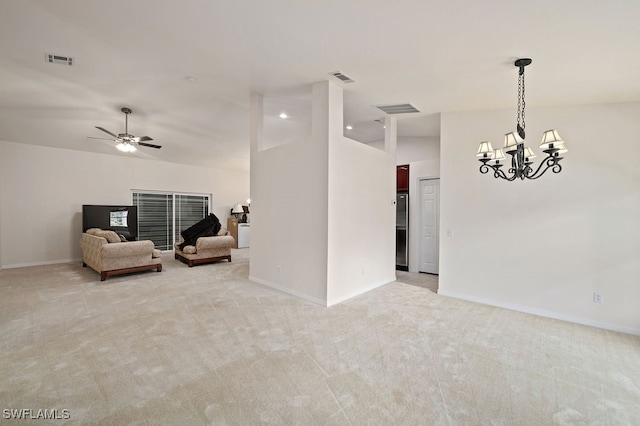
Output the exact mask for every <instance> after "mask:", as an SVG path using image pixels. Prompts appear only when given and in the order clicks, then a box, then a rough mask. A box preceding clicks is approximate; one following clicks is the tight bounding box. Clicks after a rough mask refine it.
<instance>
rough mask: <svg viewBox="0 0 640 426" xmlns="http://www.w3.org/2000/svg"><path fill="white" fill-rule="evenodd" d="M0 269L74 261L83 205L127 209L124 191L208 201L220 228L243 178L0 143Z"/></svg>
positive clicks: (240, 193) (242, 190)
mask: <svg viewBox="0 0 640 426" xmlns="http://www.w3.org/2000/svg"><path fill="white" fill-rule="evenodd" d="M0 154H1V155H0V185H1V187H0V197H1V198H0V201H1V203H0V228H1V229H2V234H0V253H1V254H2V257H0V265H2V267H5V268H7V267H19V266H30V265H40V264H49V263H62V262H69V261H79V260H80V258H81V252H80V246H79V244H78V242H79V240H80V234H81V232H82V205H83V204H131V203H132V197H131V190H132V189H145V190H162V191H175V192H196V193H204V194H213V200H212V212H213V213H215V214H216V215H217V216H218V217H219V218H220V220H221V221H222V222H223V223H225V222H226V218H227V217H228V216H229V211H230V209H231V206H233V205H234V204H235V203H237V202H239V201H242V200H243V199H246V198H247V195H248V194H249V175H248V173H246V172H241V171H231V170H224V169H214V168H205V167H196V166H187V165H181V164H174V163H166V162H160V161H153V160H146V159H140V158H136V157H130V156H124V155H107V154H96V153H90V152H84V151H75V150H67V149H59V148H51V147H43V146H37V145H28V144H19V143H12V142H2V141H0Z"/></svg>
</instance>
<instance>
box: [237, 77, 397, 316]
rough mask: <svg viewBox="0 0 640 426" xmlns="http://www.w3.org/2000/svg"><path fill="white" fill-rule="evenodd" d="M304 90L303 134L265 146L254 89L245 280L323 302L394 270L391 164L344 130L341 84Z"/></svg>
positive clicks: (259, 101) (369, 285)
mask: <svg viewBox="0 0 640 426" xmlns="http://www.w3.org/2000/svg"><path fill="white" fill-rule="evenodd" d="M312 98H313V99H312V117H313V119H312V131H311V133H312V134H311V137H310V138H307V139H302V140H300V141H298V142H294V143H290V144H286V145H279V146H276V147H273V148H269V149H263V148H264V146H263V144H262V142H263V141H262V140H261V137H262V128H263V124H264V121H263V119H262V117H263V113H262V111H263V102H262V98H261V97H260V96H253V97H252V131H251V138H252V140H251V190H252V193H251V197H252V202H251V209H252V218H251V265H250V279H251V280H253V281H255V282H258V283H262V284H265V285H268V286H271V287H274V288H278V289H280V290H282V291H285V292H287V293H291V294H294V295H297V296H300V297H303V298H305V299H308V300H311V301H314V302H316V303H319V304H322V305H325V306H329V305H332V304H335V303H338V302H340V301H342V300H345V299H346V298H349V297H352V296H355V295H357V294H360V293H363V292H365V291H367V290H369V289H371V288H373V287H375V286H377V285H381V284H384V283H386V282H389V281H393V280H394V278H395V277H394V273H393V268H394V264H393V261H394V234H393V223H394V222H393V219H394V217H393V213H392V212H395V210H394V209H392V207H393V206H392V205H391V202H392V201H393V200H394V197H393V188H394V186H393V185H394V174H393V173H395V167H394V163H393V156H392V155H391V154H389V153H387V152H384V151H379V150H375V149H373V148H371V147H367V146H364V145H362V144H360V143H357V142H355V141H351V140H349V139H346V138H344V137H343V136H342V89H341V88H340V87H338V86H336V85H334V84H332V83H329V82H321V83H316V84H314V85H313V90H312ZM394 149H395V147H394ZM387 203H389V205H386V204H387ZM383 206H384V207H386V210H385V208H384V207H383Z"/></svg>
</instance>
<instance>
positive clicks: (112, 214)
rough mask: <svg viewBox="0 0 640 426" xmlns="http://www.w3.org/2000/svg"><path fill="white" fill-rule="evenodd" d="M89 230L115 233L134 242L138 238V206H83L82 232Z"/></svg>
mask: <svg viewBox="0 0 640 426" xmlns="http://www.w3.org/2000/svg"><path fill="white" fill-rule="evenodd" d="M89 228H100V229H106V230H110V231H115V232H117V233H118V234H122V235H124V237H125V238H126V239H127V240H129V241H133V240H136V239H137V237H138V207H137V206H98V205H92V204H85V205H83V206H82V232H85V231H86V230H87V229H89Z"/></svg>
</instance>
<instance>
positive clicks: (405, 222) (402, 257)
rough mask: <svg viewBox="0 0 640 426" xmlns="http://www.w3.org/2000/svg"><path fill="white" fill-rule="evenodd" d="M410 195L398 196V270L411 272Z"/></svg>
mask: <svg viewBox="0 0 640 426" xmlns="http://www.w3.org/2000/svg"><path fill="white" fill-rule="evenodd" d="M408 228H409V193H407V192H398V194H397V195H396V269H400V270H403V271H407V270H409V238H408V235H409V234H408V232H407V231H408Z"/></svg>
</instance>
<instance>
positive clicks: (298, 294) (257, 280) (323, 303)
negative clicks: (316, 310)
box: [249, 275, 327, 308]
mask: <svg viewBox="0 0 640 426" xmlns="http://www.w3.org/2000/svg"><path fill="white" fill-rule="evenodd" d="M249 281H252V282H254V283H256V284H262V285H264V286H267V287H270V288H272V289H274V290H278V291H281V292H282V293H286V294H289V295H291V296H295V297H299V298H300V299H304V300H306V301H309V302H312V303H315V304H316V305H320V306H323V307H325V308H326V307H327V302H326V301H325V300H321V299H317V298H315V297H312V296H309V295H308V294H304V293H301V292H299V291H295V290H292V289H290V288H287V287H282V286H280V285H278V284H276V283H272V282H271V281H267V280H263V279H262V278H258V277H253V276H251V275H249Z"/></svg>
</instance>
